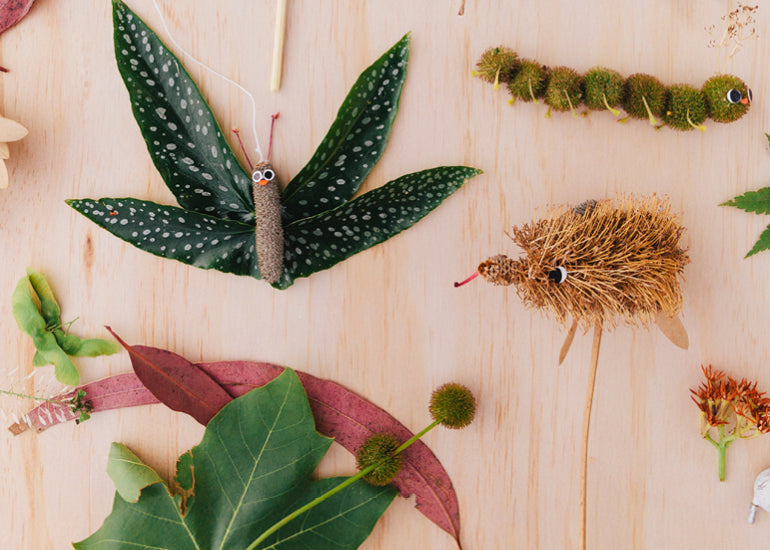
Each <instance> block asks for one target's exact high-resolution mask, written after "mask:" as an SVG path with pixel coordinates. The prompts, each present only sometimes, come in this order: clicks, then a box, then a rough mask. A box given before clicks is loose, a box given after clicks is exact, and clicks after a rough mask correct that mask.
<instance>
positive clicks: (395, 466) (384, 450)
mask: <svg viewBox="0 0 770 550" xmlns="http://www.w3.org/2000/svg"><path fill="white" fill-rule="evenodd" d="M398 447H399V442H398V440H397V439H396V438H395V437H393V436H392V435H390V434H374V435H372V436H370V437H369V438H367V439H366V441H364V443H363V445H361V447H360V448H359V449H358V451H357V452H356V465H357V466H358V469H359V470H363V469H364V468H368V467H369V466H371V465H372V464H377V463H378V462H380V461H383V462H382V464H380V465H379V466H377V467H376V468H375V469H374V470H372V471H371V472H369V473H368V474H366V475H365V476H364V479H365V480H366V481H367V482H369V483H371V484H372V485H377V486H383V485H387V484H388V483H390V482H391V481H393V478H394V477H396V475H397V474H398V472H400V471H401V462H402V460H401V455H400V454H399V455H395V456H392V455H393V453H394V452H396V449H398Z"/></svg>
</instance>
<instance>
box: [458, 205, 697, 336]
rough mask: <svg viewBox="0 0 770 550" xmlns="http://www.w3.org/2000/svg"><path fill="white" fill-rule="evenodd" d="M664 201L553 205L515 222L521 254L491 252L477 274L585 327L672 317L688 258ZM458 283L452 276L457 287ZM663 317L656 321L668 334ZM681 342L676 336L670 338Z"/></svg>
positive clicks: (530, 304) (674, 317) (677, 310)
mask: <svg viewBox="0 0 770 550" xmlns="http://www.w3.org/2000/svg"><path fill="white" fill-rule="evenodd" d="M670 210H671V207H670V205H669V203H668V201H666V200H664V199H662V198H659V197H656V196H652V197H644V198H635V197H626V198H620V199H617V200H603V201H598V202H597V201H587V202H585V203H583V204H581V205H579V206H577V207H555V208H553V210H552V211H551V212H550V213H549V215H548V216H547V217H545V218H543V219H540V220H536V221H533V222H531V223H527V224H524V225H522V226H520V227H514V228H513V233H512V235H511V237H512V239H513V240H514V242H515V243H516V244H517V245H518V246H519V247H520V248H521V249H522V251H523V255H522V256H521V257H520V258H518V259H512V258H509V257H507V256H505V255H497V256H494V257H492V258H489V259H488V260H486V261H484V262H482V263H481V265H479V267H478V271H477V272H476V273H475V274H474V275H472V276H471V277H470V278H469V279H467V280H466V281H465V282H467V281H468V280H470V279H472V278H474V277H475V276H476V275H481V276H482V277H483V278H484V279H486V280H487V281H488V282H490V283H493V284H496V285H513V286H514V287H515V288H516V292H517V294H518V296H519V297H520V298H521V300H522V301H523V302H524V304H525V305H527V306H528V307H532V308H536V309H539V310H541V311H547V312H548V313H550V314H552V315H553V316H554V317H555V318H556V319H557V320H558V321H559V322H560V323H562V324H564V323H566V322H567V319H568V318H571V319H572V320H573V323H575V324H576V325H577V324H579V325H581V326H583V328H585V329H586V330H587V329H589V328H591V327H593V326H597V325H598V326H600V327H609V328H612V327H614V326H615V325H616V324H617V323H618V322H619V321H622V322H624V323H627V324H629V325H632V326H640V325H641V326H646V325H648V324H649V323H650V322H658V323H659V325H660V324H663V323H662V322H661V321H665V320H677V319H678V315H679V313H680V311H681V308H682V291H681V287H680V278H681V276H682V272H683V270H684V266H685V265H686V264H687V263H688V262H689V258H688V256H687V252H686V250H685V249H684V248H682V246H681V245H680V239H681V236H682V233H683V231H684V229H683V227H682V226H681V225H680V223H679V220H678V219H677V217H676V216H674V215H672V214H671V211H670ZM461 284H463V283H457V286H459V285H461ZM669 327H670V323H668V324H666V325H665V326H663V327H662V330H663V332H664V334H666V335H667V336H669V337H670V338H671V332H670V330H668V328H669ZM672 340H674V342H675V343H677V344H679V345H682V344H683V342H682V339H681V338H680V337H675V338H672Z"/></svg>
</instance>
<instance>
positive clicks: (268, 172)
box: [262, 168, 275, 181]
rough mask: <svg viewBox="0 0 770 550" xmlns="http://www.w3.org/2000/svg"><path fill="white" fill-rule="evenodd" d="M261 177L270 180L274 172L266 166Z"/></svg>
mask: <svg viewBox="0 0 770 550" xmlns="http://www.w3.org/2000/svg"><path fill="white" fill-rule="evenodd" d="M262 177H263V178H265V179H266V180H268V181H270V180H271V179H273V178H274V177H275V172H273V171H272V170H270V169H269V168H268V169H267V170H265V171H264V172H262Z"/></svg>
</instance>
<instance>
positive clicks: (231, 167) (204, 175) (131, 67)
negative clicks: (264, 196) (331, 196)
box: [113, 0, 254, 222]
mask: <svg viewBox="0 0 770 550" xmlns="http://www.w3.org/2000/svg"><path fill="white" fill-rule="evenodd" d="M113 20H114V27H115V57H116V59H117V62H118V69H119V70H120V74H121V76H122V77H123V82H124V83H125V84H126V88H128V93H129V95H130V97H131V108H132V110H133V112H134V117H135V118H136V121H137V123H138V124H139V128H140V129H141V131H142V136H143V137H144V140H145V142H146V143H147V148H148V149H149V152H150V156H151V157H152V161H153V162H154V163H155V167H156V168H157V169H158V172H160V175H161V177H162V178H163V181H165V182H166V185H167V186H168V188H169V189H170V190H171V192H172V193H174V196H175V197H176V198H177V200H178V201H179V204H180V205H181V206H182V208H185V209H186V210H192V211H194V212H198V213H200V214H207V215H211V216H216V217H219V218H224V219H232V220H239V221H242V222H250V221H252V220H253V219H254V200H253V198H252V196H251V177H250V176H249V175H248V174H246V172H244V170H243V168H241V166H240V164H239V163H238V160H237V159H236V158H235V155H234V154H233V152H232V150H231V149H230V146H229V145H228V144H227V141H225V139H224V137H223V136H222V131H221V130H220V128H219V124H218V123H217V121H216V119H215V118H214V115H213V114H212V113H211V109H210V108H209V106H208V104H207V103H206V101H205V100H204V99H203V96H202V95H201V93H200V91H199V90H198V87H197V86H196V84H195V82H194V81H193V79H192V78H190V75H189V74H187V71H186V70H185V69H184V67H183V66H182V64H181V63H180V62H179V60H178V59H177V58H176V57H175V56H174V54H172V53H171V52H170V51H169V50H168V49H167V48H166V46H165V45H164V44H163V42H161V40H160V38H158V36H157V35H156V34H155V33H154V32H153V31H152V29H150V28H149V27H148V26H147V25H146V24H145V23H144V21H142V20H141V19H140V18H139V17H138V16H137V15H136V14H135V13H134V12H132V11H131V10H130V9H129V8H128V7H127V6H126V5H125V4H124V3H123V2H121V1H120V0H113Z"/></svg>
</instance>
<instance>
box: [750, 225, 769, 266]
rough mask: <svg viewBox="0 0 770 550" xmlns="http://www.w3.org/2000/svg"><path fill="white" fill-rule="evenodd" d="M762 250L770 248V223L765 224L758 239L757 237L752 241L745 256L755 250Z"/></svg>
mask: <svg viewBox="0 0 770 550" xmlns="http://www.w3.org/2000/svg"><path fill="white" fill-rule="evenodd" d="M763 250H770V225H769V226H767V228H765V230H764V231H762V234H761V235H760V236H759V239H757V242H756V243H754V247H753V248H752V249H751V250H749V252H748V254H746V256H745V258H748V257H749V256H753V255H754V254H756V253H757V252H762V251H763Z"/></svg>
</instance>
